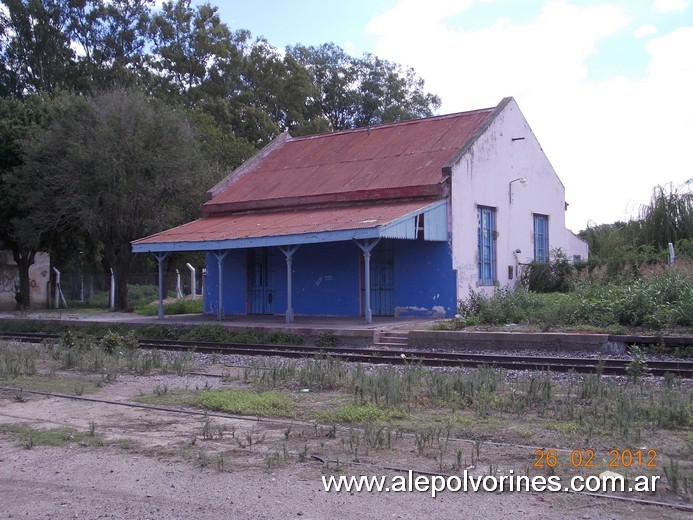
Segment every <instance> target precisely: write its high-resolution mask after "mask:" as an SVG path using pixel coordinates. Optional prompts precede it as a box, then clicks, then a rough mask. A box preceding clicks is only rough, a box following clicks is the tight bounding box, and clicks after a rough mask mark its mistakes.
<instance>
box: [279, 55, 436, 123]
mask: <svg viewBox="0 0 693 520" xmlns="http://www.w3.org/2000/svg"><path fill="white" fill-rule="evenodd" d="M287 54H289V55H290V56H291V57H293V58H294V59H295V60H297V61H298V62H299V63H301V64H302V65H304V66H305V67H306V68H307V69H308V71H309V72H310V73H311V75H312V77H313V82H314V83H315V85H316V86H317V88H318V95H317V99H316V104H317V105H318V106H319V108H320V110H321V112H322V115H323V117H324V118H326V119H327V120H328V121H329V122H330V125H331V126H332V128H333V129H334V130H344V129H348V128H355V127H362V126H368V125H376V124H382V123H392V122H395V121H402V120H405V119H413V118H417V117H427V116H430V115H432V114H433V112H434V110H436V109H438V108H439V107H440V98H439V97H438V96H436V95H433V94H430V93H426V92H425V91H424V81H423V79H421V78H419V77H418V76H417V75H416V72H415V71H414V69H412V68H405V67H402V66H401V65H398V64H395V63H392V62H389V61H387V60H383V59H380V58H378V57H377V56H374V55H372V54H364V56H363V57H362V58H360V59H357V58H353V57H351V56H349V55H348V54H347V53H346V52H344V50H342V49H341V48H340V47H339V46H337V45H335V44H333V43H328V44H323V45H321V46H319V47H305V46H302V45H296V46H294V47H289V48H288V49H287Z"/></svg>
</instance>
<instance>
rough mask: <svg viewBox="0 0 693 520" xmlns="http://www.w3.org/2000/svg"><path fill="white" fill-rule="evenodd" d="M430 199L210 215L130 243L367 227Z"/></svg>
mask: <svg viewBox="0 0 693 520" xmlns="http://www.w3.org/2000/svg"><path fill="white" fill-rule="evenodd" d="M430 203H431V201H430V200H429V201H421V200H419V201H409V202H391V203H371V204H358V205H351V206H341V207H332V208H301V209H295V210H282V211H257V212H247V213H238V214H225V215H211V216H208V217H204V218H201V219H198V220H195V221H193V222H189V223H187V224H183V225H182V226H178V227H175V228H173V229H169V230H166V231H162V232H161V233H156V234H155V235H151V236H149V237H146V238H141V239H139V240H135V241H134V242H133V245H146V244H160V243H174V242H175V243H179V242H218V241H224V240H241V239H247V238H264V237H280V236H286V235H302V234H311V233H324V232H330V231H346V230H356V229H370V228H375V227H378V226H382V225H384V224H388V223H390V222H393V221H395V220H397V219H398V218H400V217H403V216H405V215H408V214H410V213H415V212H417V211H420V210H421V209H422V208H424V207H426V206H427V205H429V204H430Z"/></svg>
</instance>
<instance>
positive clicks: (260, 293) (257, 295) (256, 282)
mask: <svg viewBox="0 0 693 520" xmlns="http://www.w3.org/2000/svg"><path fill="white" fill-rule="evenodd" d="M247 265H248V313H249V314H272V299H273V295H272V269H271V266H270V253H269V251H268V250H267V248H258V249H250V250H249V251H248V264H247Z"/></svg>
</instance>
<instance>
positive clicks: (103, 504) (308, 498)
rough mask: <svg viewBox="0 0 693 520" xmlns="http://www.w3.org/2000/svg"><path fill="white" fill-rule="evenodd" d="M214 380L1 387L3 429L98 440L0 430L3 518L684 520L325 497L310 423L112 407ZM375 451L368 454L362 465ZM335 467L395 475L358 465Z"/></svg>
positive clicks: (595, 508)
mask: <svg viewBox="0 0 693 520" xmlns="http://www.w3.org/2000/svg"><path fill="white" fill-rule="evenodd" d="M219 384H222V382H221V381H220V380H219V379H218V378H205V377H201V376H173V375H166V376H141V377H140V376H134V375H124V376H121V377H118V379H117V380H116V381H115V382H112V383H108V384H106V385H104V386H103V387H102V388H100V389H99V391H98V392H97V393H95V394H90V395H89V396H86V395H85V396H82V397H84V398H86V399H88V400H74V399H63V398H56V397H50V396H42V395H36V394H28V393H27V394H23V395H22V396H21V398H19V397H18V396H17V395H16V394H15V393H13V392H8V391H4V392H0V423H3V424H21V425H26V426H30V427H32V428H35V429H46V428H71V429H73V430H75V431H79V432H87V431H89V429H90V428H92V429H94V430H95V432H94V433H95V438H98V442H85V441H84V440H81V441H75V442H70V443H68V444H67V445H66V446H62V447H46V446H38V445H37V446H33V447H31V449H27V448H28V446H26V445H23V444H22V443H21V442H20V441H19V440H18V438H17V436H16V435H14V434H11V433H6V434H2V433H0V504H1V506H0V518H31V519H42V518H50V519H68V518H70V519H72V518H89V519H92V518H110V519H179V518H180V519H183V518H185V519H186V520H187V519H206V518H210V519H211V518H214V519H283V518H301V519H304V518H305V519H333V518H345V519H349V518H354V519H359V520H362V519H371V518H378V519H383V518H430V519H438V518H441V519H443V518H472V519H475V518H479V519H485V520H493V519H500V518H515V517H522V518H556V519H568V518H571V519H572V518H578V519H602V518H603V519H617V518H628V519H631V518H633V517H637V518H663V519H669V518H671V519H675V518H690V516H689V515H690V513H686V512H683V511H677V510H673V509H669V508H663V507H655V506H644V505H640V504H635V503H632V502H620V501H615V500H607V499H600V498H593V497H587V496H580V495H576V494H566V493H548V492H545V493H531V492H523V493H502V494H501V493H486V492H478V493H471V492H469V493H463V492H459V493H452V492H444V493H441V494H440V495H439V496H437V497H436V498H435V499H434V498H431V497H430V495H429V494H428V493H417V492H412V493H368V492H361V493H347V492H334V491H333V492H326V491H324V489H323V485H322V481H321V476H322V475H329V474H337V473H335V472H334V471H333V470H331V469H326V468H324V467H323V465H322V464H320V463H319V462H318V461H315V460H311V459H310V458H308V460H305V461H300V457H298V456H297V454H299V453H300V448H301V446H304V445H306V446H307V445H308V444H309V443H308V441H307V439H308V438H309V437H310V436H311V435H312V433H311V431H312V428H311V427H310V426H309V425H306V424H301V423H296V424H293V426H292V427H293V432H292V433H291V434H290V435H288V436H287V434H286V423H282V422H281V421H276V422H274V421H257V420H252V419H250V420H249V419H244V418H234V417H221V416H210V417H205V416H200V415H187V414H181V413H171V412H165V411H161V410H155V409H142V408H135V407H128V406H118V405H117V404H114V403H116V402H120V403H131V402H135V399H136V398H137V397H138V396H143V395H151V394H152V392H154V391H155V389H156V388H157V387H159V388H161V387H162V385H166V387H167V388H170V389H176V388H178V389H195V388H202V387H207V386H215V385H219ZM93 399H100V400H104V401H109V402H107V403H104V402H96V401H93ZM207 421H210V422H211V423H212V424H214V425H215V427H216V428H219V435H218V436H217V438H215V436H214V433H213V431H212V432H209V431H208V432H207V433H209V438H206V437H207V436H206V435H205V434H204V433H201V432H203V427H204V424H205V423H206V422H207ZM221 425H223V427H224V428H223V431H224V432H225V434H224V435H223V436H222V434H221V431H222V429H221V428H220V426H221ZM0 431H1V430H0ZM231 432H233V433H231ZM315 432H318V430H317V428H316V429H315ZM248 435H250V438H251V439H252V438H253V436H255V437H254V438H255V444H252V445H250V446H248V443H247V441H244V440H243V439H247V438H248ZM260 435H262V437H261V440H260ZM319 435H322V432H320V433H319ZM287 438H288V441H286V439H287ZM343 439H344V438H343V437H342V443H344V440H343ZM285 441H286V442H285ZM326 442H328V441H326V440H321V438H318V439H314V438H313V439H311V443H310V451H311V452H313V451H316V450H318V448H319V447H321V448H322V449H323V450H330V449H332V448H330V445H329V444H328V445H327V446H325V443H326ZM334 442H335V443H336V442H337V441H334ZM280 446H281V448H280ZM334 446H335V448H334V449H336V444H335V445H334ZM280 450H283V452H282V451H280ZM393 451H396V450H393ZM398 451H399V454H398V457H399V458H398V459H397V460H396V462H397V464H398V465H402V464H407V457H409V459H411V460H409V467H416V461H415V460H414V459H415V454H414V453H413V452H411V448H406V449H405V448H402V449H400V450H398ZM224 453H225V454H226V455H224V457H225V458H221V457H220V454H222V455H223V454H224ZM407 453H409V455H407ZM381 456H382V457H384V456H385V454H384V453H374V454H371V456H370V458H369V460H371V461H373V462H377V461H378V460H379V458H380V457H381ZM339 471H341V472H346V473H347V474H361V473H363V474H378V475H393V474H394V472H393V471H387V470H374V469H370V468H366V469H364V468H363V466H346V467H344V466H343V467H342V468H341V470H339Z"/></svg>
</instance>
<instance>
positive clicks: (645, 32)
mask: <svg viewBox="0 0 693 520" xmlns="http://www.w3.org/2000/svg"><path fill="white" fill-rule="evenodd" d="M653 34H657V28H656V27H655V26H654V25H652V24H651V23H647V24H645V25H641V26H640V27H638V28H637V29H635V32H633V36H635V37H636V38H638V39H641V38H647V37H648V36H652V35H653Z"/></svg>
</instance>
